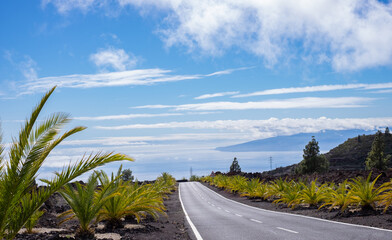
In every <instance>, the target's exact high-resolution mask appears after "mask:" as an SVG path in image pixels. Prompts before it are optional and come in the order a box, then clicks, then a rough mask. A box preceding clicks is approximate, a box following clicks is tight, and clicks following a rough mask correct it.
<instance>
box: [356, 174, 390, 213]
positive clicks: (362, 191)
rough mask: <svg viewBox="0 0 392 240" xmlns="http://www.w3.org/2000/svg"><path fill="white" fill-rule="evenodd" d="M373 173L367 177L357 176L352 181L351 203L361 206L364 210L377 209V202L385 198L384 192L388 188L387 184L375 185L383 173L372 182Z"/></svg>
mask: <svg viewBox="0 0 392 240" xmlns="http://www.w3.org/2000/svg"><path fill="white" fill-rule="evenodd" d="M371 175H372V173H369V176H368V177H367V178H366V179H364V178H363V177H357V178H355V179H352V182H351V183H350V193H351V196H352V197H351V203H352V204H355V205H357V206H360V207H361V208H362V210H366V209H375V208H376V204H377V202H379V201H381V200H382V199H383V198H382V194H383V193H384V192H385V191H386V190H387V188H386V186H385V185H381V186H380V187H378V188H376V187H375V184H376V182H377V179H378V178H379V177H380V176H381V174H380V175H378V176H377V177H376V178H375V179H374V180H373V181H372V182H370V178H371Z"/></svg>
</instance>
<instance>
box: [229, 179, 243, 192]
mask: <svg viewBox="0 0 392 240" xmlns="http://www.w3.org/2000/svg"><path fill="white" fill-rule="evenodd" d="M246 182H247V179H246V178H245V177H243V176H239V175H236V176H233V177H229V181H228V186H227V189H228V190H229V191H230V192H232V193H237V192H241V191H242V190H243V188H244V187H245V185H246Z"/></svg>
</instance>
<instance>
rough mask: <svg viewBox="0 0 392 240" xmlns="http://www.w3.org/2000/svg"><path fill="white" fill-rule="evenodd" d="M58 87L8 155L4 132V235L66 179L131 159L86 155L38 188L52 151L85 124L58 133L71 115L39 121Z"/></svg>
mask: <svg viewBox="0 0 392 240" xmlns="http://www.w3.org/2000/svg"><path fill="white" fill-rule="evenodd" d="M54 89H55V87H54V88H52V89H51V90H50V91H48V92H47V93H46V94H45V95H44V96H43V98H42V99H41V101H40V102H39V104H38V105H37V106H36V107H35V108H34V109H33V112H32V113H31V116H30V118H29V119H27V120H26V122H25V123H24V125H23V126H22V128H21V130H20V132H19V137H18V138H15V139H13V141H12V143H11V146H10V149H9V152H8V157H7V158H6V157H5V156H4V155H3V154H2V153H3V152H4V145H2V144H1V136H0V239H4V238H5V239H13V238H14V237H15V235H16V234H17V233H18V231H19V230H20V229H21V228H22V227H23V226H24V225H25V224H26V222H27V221H28V219H29V218H30V217H31V216H32V215H33V214H34V213H35V212H36V211H37V210H38V209H39V208H40V207H41V205H42V204H43V203H44V202H45V201H46V200H47V199H48V198H49V197H50V196H51V195H52V194H53V193H55V192H57V191H58V190H60V189H61V188H62V187H63V186H64V185H65V184H66V183H68V182H70V181H72V180H73V179H75V178H76V177H78V176H80V175H82V174H83V173H86V172H88V171H90V170H92V169H94V168H96V167H98V166H102V165H104V164H106V163H110V162H114V161H121V160H129V161H133V159H132V158H130V157H128V156H126V155H123V154H114V153H97V154H91V155H89V156H84V157H83V158H82V159H81V160H79V161H78V162H76V163H75V164H73V165H71V164H70V165H68V166H67V167H64V168H63V169H62V171H61V172H56V173H55V176H54V177H53V178H52V179H41V181H42V182H44V183H46V184H47V185H46V187H45V188H38V189H37V188H36V187H35V186H34V183H35V181H36V178H37V172H38V171H39V169H40V168H41V166H42V164H43V163H44V162H45V160H46V158H47V156H48V155H49V154H50V152H51V151H52V150H53V149H54V148H55V147H56V146H57V145H58V144H60V143H61V142H62V141H63V140H64V139H66V138H68V137H69V136H71V135H73V134H75V133H77V132H80V131H82V130H84V129H85V127H75V128H73V129H71V130H69V131H67V132H65V133H64V134H63V135H61V136H58V135H59V133H60V130H61V128H62V126H63V125H64V124H66V123H67V122H69V121H70V118H69V115H68V114H64V113H55V114H52V115H51V116H50V117H48V118H47V119H45V120H44V121H43V122H41V123H40V124H36V122H37V119H38V117H39V114H40V112H41V110H42V108H43V107H44V105H45V103H46V101H47V100H48V98H49V97H50V95H51V94H52V93H53V91H54ZM0 135H1V134H0Z"/></svg>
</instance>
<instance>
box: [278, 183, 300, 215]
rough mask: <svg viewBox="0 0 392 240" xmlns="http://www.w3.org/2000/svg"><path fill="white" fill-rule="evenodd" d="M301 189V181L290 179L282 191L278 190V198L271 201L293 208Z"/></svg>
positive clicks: (296, 203)
mask: <svg viewBox="0 0 392 240" xmlns="http://www.w3.org/2000/svg"><path fill="white" fill-rule="evenodd" d="M302 189H303V185H302V184H301V183H296V182H294V181H290V182H289V183H287V185H286V187H285V188H284V190H283V191H281V192H280V198H279V199H276V200H275V201H273V203H275V204H278V205H279V204H281V203H285V204H287V207H289V208H291V209H294V208H295V207H296V206H297V205H298V204H299V202H300V200H299V197H300V193H301V191H302Z"/></svg>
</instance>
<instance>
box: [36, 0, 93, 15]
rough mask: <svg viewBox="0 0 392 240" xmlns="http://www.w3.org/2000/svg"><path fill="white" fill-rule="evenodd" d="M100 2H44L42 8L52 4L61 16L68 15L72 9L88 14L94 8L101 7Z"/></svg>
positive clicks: (73, 0)
mask: <svg viewBox="0 0 392 240" xmlns="http://www.w3.org/2000/svg"><path fill="white" fill-rule="evenodd" d="M99 2H100V1H96V0H65V1H64V0H42V2H41V5H42V7H46V5H48V4H49V3H52V4H53V5H54V6H55V7H56V8H57V11H58V12H59V13H61V14H66V13H68V12H69V11H71V10H72V9H80V10H81V11H83V12H87V11H89V10H90V8H91V7H93V6H99V5H100V4H99Z"/></svg>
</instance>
